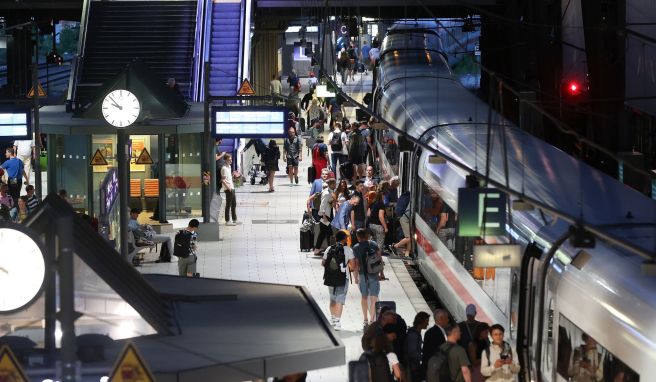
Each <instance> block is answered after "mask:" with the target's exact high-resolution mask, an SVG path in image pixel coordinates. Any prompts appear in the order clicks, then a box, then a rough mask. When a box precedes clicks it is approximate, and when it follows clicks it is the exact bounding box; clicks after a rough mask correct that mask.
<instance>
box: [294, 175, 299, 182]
mask: <svg viewBox="0 0 656 382" xmlns="http://www.w3.org/2000/svg"><path fill="white" fill-rule="evenodd" d="M294 181H295V182H296V184H298V176H295V177H294Z"/></svg>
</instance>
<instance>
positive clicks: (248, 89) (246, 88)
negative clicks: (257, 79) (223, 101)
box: [237, 80, 255, 95]
mask: <svg viewBox="0 0 656 382" xmlns="http://www.w3.org/2000/svg"><path fill="white" fill-rule="evenodd" d="M237 95H255V90H253V87H252V86H251V83H250V82H249V81H248V80H243V81H242V82H241V86H240V87H239V91H238V92H237Z"/></svg>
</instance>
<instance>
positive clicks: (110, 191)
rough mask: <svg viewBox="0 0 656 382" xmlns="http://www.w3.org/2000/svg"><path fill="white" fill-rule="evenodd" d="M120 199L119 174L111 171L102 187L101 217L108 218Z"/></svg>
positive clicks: (113, 170)
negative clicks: (115, 203)
mask: <svg viewBox="0 0 656 382" xmlns="http://www.w3.org/2000/svg"><path fill="white" fill-rule="evenodd" d="M117 199H118V173H117V172H116V170H115V169H110V170H109V172H108V173H107V175H106V176H105V179H104V180H103V182H102V185H101V186H100V215H102V216H106V215H107V214H109V212H110V211H111V209H112V207H113V206H114V202H116V200H117Z"/></svg>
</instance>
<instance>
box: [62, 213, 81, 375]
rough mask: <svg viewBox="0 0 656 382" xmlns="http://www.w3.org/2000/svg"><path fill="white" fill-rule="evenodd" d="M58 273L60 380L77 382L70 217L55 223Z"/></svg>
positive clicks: (71, 227)
mask: <svg viewBox="0 0 656 382" xmlns="http://www.w3.org/2000/svg"><path fill="white" fill-rule="evenodd" d="M57 236H58V239H59V240H58V244H59V245H58V250H59V256H58V257H57V265H58V271H59V306H60V311H59V323H60V325H61V330H62V340H61V344H62V347H61V380H62V382H69V381H75V380H76V374H77V373H76V369H77V343H76V340H75V295H74V294H75V289H74V281H73V273H74V270H73V218H72V216H70V215H67V216H62V217H60V218H58V219H57Z"/></svg>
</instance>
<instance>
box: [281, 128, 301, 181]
mask: <svg viewBox="0 0 656 382" xmlns="http://www.w3.org/2000/svg"><path fill="white" fill-rule="evenodd" d="M283 151H284V152H283V154H284V155H283V157H282V159H283V161H285V162H287V169H288V171H287V174H288V175H289V183H290V184H294V181H295V182H296V184H298V164H299V162H301V161H302V160H303V150H302V149H301V139H300V138H299V137H298V136H296V129H295V128H293V127H290V128H289V130H287V138H285V144H284V145H283Z"/></svg>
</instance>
